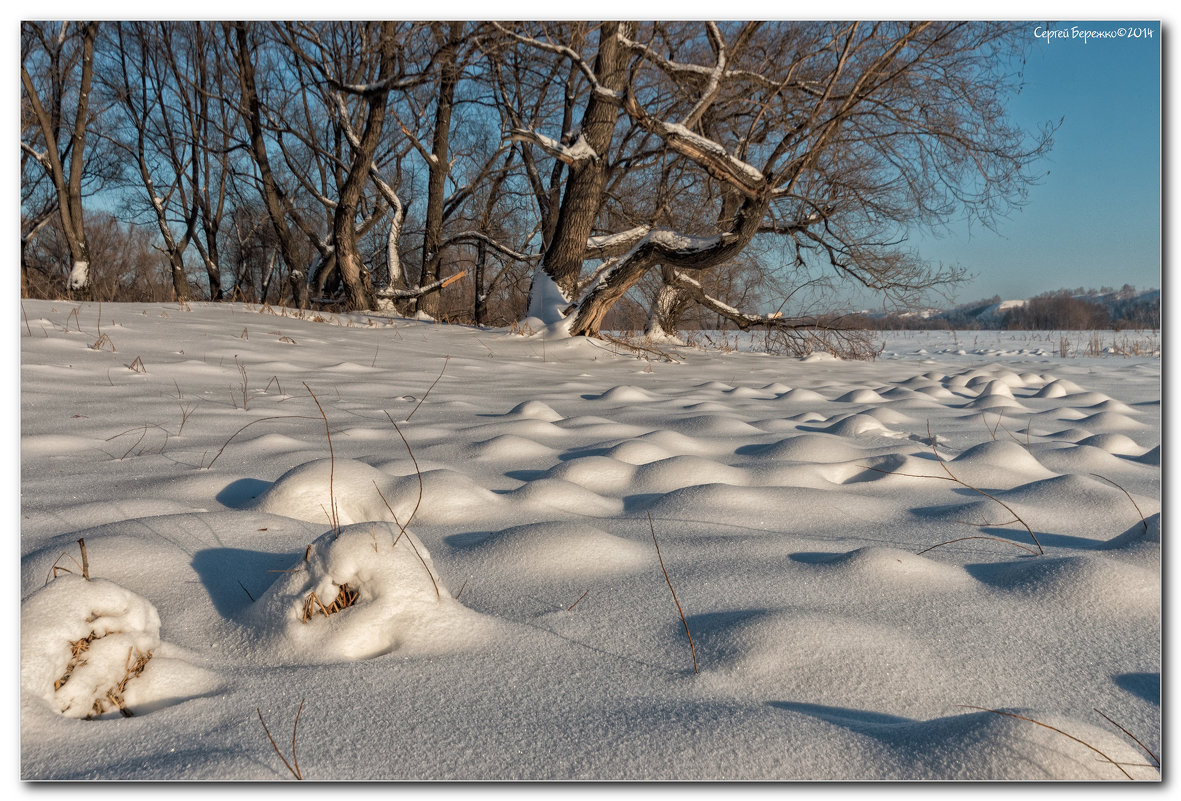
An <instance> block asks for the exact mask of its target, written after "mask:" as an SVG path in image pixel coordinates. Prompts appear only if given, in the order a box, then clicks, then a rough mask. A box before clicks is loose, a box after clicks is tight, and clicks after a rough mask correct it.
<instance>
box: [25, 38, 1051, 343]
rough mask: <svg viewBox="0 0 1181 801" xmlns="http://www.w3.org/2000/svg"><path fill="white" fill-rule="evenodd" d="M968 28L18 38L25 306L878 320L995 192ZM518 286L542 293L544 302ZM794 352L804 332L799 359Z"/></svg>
mask: <svg viewBox="0 0 1181 801" xmlns="http://www.w3.org/2000/svg"><path fill="white" fill-rule="evenodd" d="M1029 46H1030V42H1029V37H1028V35H1027V32H1026V31H1025V29H1024V26H1022V25H1018V24H1005V23H997V22H954V21H943V22H821V21H815V22H765V23H761V22H741V21H736V22H716V23H715V22H708V21H707V22H580V21H564V22H464V21H450V22H430V21H413V22H396V21H348V22H344V21H319V22H218V21H208V22H206V21H198V22H171V21H169V22H156V21H126V22H117V21H114V22H32V21H26V22H23V23H22V25H21V176H22V181H21V287H22V292H23V293H24V294H25V295H27V296H43V297H55V296H69V297H72V298H79V299H85V298H96V299H103V300H118V299H128V300H157V299H162V298H174V299H179V300H187V299H197V298H205V299H209V300H215V301H216V300H223V299H242V300H249V301H254V302H268V303H285V304H291V305H294V306H299V307H307V306H309V305H325V304H331V305H335V306H337V307H339V308H343V309H350V310H374V309H384V310H396V311H398V312H401V313H405V314H410V313H416V312H420V313H425V314H428V315H430V316H432V317H435V318H449V319H457V320H464V321H470V322H474V323H478V324H503V323H506V322H508V321H510V320H513V319H518V318H520V317H522V316H523V315H524V314H526V312H527V311H528V310H529V309H530V306H529V303H530V298H531V297H533V298H534V300H537V299H538V298H541V297H543V296H547V295H546V292H549V290H548V289H547V286H545V285H549V286H552V287H554V288H556V292H549V295H548V297H560V298H561V299H562V303H561V304H560V308H559V309H557V313H558V314H559V315H561V316H564V317H565V319H566V320H567V321H568V322H569V325H570V330H571V332H572V333H575V334H589V335H594V334H596V333H597V332H598V330H599V329H600V328H601V327H602V326H604V325H611V326H613V327H614V326H619V325H627V324H629V323H640V324H642V325H644V326H645V328H646V329H647V330H648V331H650V332H653V333H661V332H664V331H673V330H675V329H676V328H677V327H678V326H682V325H707V324H708V325H710V326H711V327H718V326H720V325H732V326H736V327H738V328H744V329H745V328H754V327H763V328H771V329H777V330H779V331H782V332H785V334H787V335H791V332H793V331H805V330H809V331H815V330H824V329H827V328H829V327H831V326H832V325H833V323H832V322H831V321H832V320H833V319H835V318H832V317H830V316H826V315H825V314H823V313H821V312H825V311H828V310H827V309H824V308H823V307H819V308H818V309H816V310H814V311H815V313H811V314H809V313H804V312H802V311H801V310H800V309H799V308H798V307H797V305H795V304H796V301H798V298H799V297H801V295H800V294H799V291H800V289H801V288H803V287H811V288H815V287H819V286H822V284H823V282H824V281H850V282H853V283H854V284H856V285H859V286H862V287H866V288H869V289H870V290H873V291H874V292H876V293H877V294H878V295H879V296H880V297H881V298H882V299H883V302H887V303H891V304H894V305H895V306H896V307H898V308H906V307H908V306H910V305H912V304H913V303H915V302H916V300H917V298H919V297H920V296H921V295H922V294H923V292H924V291H926V290H928V289H930V288H933V287H940V286H945V285H948V284H951V283H954V282H955V281H957V280H958V279H959V278H960V277H961V273H960V272H959V271H957V270H954V269H951V270H948V269H943V268H940V267H933V266H931V265H930V264H928V263H927V262H925V261H923V260H922V259H920V258H919V257H918V256H917V255H916V254H914V253H911V252H910V251H908V250H905V249H904V248H903V247H902V246H901V245H900V244H899V243H902V242H904V241H905V240H906V236H905V234H906V232H907V231H908V230H910V229H911V228H912V227H915V226H938V225H940V224H942V223H944V222H946V221H948V220H950V219H952V218H958V217H960V216H962V215H964V214H965V213H966V214H967V215H969V216H971V217H972V218H974V219H976V220H979V221H981V222H983V223H984V224H986V225H988V224H991V223H993V222H994V221H995V220H996V219H997V218H998V217H999V216H1000V215H1003V214H1004V213H1005V212H1007V211H1008V210H1010V209H1012V208H1013V207H1014V206H1016V205H1020V204H1021V203H1022V201H1023V199H1024V197H1025V192H1026V190H1027V187H1028V186H1029V185H1030V183H1031V182H1032V181H1034V180H1035V179H1036V178H1037V177H1038V173H1037V171H1036V165H1037V163H1038V161H1039V159H1040V158H1041V157H1042V156H1043V155H1044V154H1045V153H1046V151H1047V150H1048V148H1049V147H1050V144H1051V134H1052V132H1053V126H1049V125H1048V126H1046V127H1045V128H1043V129H1041V130H1038V131H1025V130H1023V129H1021V128H1020V127H1019V126H1017V125H1015V124H1014V123H1013V122H1012V120H1011V119H1010V118H1009V116H1008V105H1007V102H1008V99H1009V97H1010V96H1011V95H1012V94H1013V93H1015V92H1016V91H1017V90H1018V89H1019V88H1020V84H1021V73H1020V70H1021V67H1022V63H1023V61H1022V59H1023V56H1024V54H1025V52H1026V50H1027V48H1028V47H1029ZM543 284H545V285H543ZM809 336H811V335H809Z"/></svg>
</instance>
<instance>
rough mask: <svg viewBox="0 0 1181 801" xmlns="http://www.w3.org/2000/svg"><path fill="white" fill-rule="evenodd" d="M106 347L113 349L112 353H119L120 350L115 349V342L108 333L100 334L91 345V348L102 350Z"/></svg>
mask: <svg viewBox="0 0 1181 801" xmlns="http://www.w3.org/2000/svg"><path fill="white" fill-rule="evenodd" d="M104 347H109V348H110V349H111V353H118V351H117V350H115V343H114V342H112V341H111V338H110V337H109V336H107V335H106V334H101V335H99V338H98V339H96V340H95V341H94V344H93V345H91V346H90V349H91V350H102V349H103V348H104Z"/></svg>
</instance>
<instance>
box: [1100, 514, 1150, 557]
mask: <svg viewBox="0 0 1181 801" xmlns="http://www.w3.org/2000/svg"><path fill="white" fill-rule="evenodd" d="M1160 534H1161V532H1160V512H1157V513H1156V514H1154V515H1149V516H1148V517H1147V518H1145V519H1144V520H1143V521H1141V522H1139V523H1137V524H1136V525H1134V526H1132V527H1131V528H1130V529H1128V530H1127V531H1125V532H1124V533H1123V534H1120V535H1119V536H1118V537H1112V538H1111V539H1109V540H1108V541H1107V544H1106V545H1105V546H1104V547H1105V548H1110V549H1113V550H1114V549H1127V550H1131V549H1138V548H1141V547H1145V546H1147V547H1153V548H1154V550H1156V551H1157V552H1158V553H1159V552H1160V545H1161V537H1160Z"/></svg>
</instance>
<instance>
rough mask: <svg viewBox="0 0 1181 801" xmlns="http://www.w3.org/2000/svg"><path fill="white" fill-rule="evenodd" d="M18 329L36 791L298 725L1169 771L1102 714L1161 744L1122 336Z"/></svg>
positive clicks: (541, 772) (864, 770)
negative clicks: (137, 660) (881, 345)
mask: <svg viewBox="0 0 1181 801" xmlns="http://www.w3.org/2000/svg"><path fill="white" fill-rule="evenodd" d="M22 310H23V313H24V317H23V319H22V320H21V332H20V334H21V339H20V347H21V360H22V363H21V387H20V393H21V471H22V474H21V512H20V514H21V527H22V530H21V539H20V546H21V576H20V580H21V599H22V602H21V626H22V627H21V636H20V644H21V706H20V714H21V720H20V727H21V775H22V777H23V778H26V779H84V778H85V779H94V778H97V779H140V780H144V779H148V780H161V779H163V780H170V779H175V780H255V779H262V780H265V779H284V778H291V774H290V773H289V772H288V770H287V768H285V767H284V765H283V763H282V761H281V760H280V758H279V757H278V756H277V755H276V753H275V751H274V749H273V748H272V746H271V744H270V742H269V741H268V739H267V736H266V734H265V732H264V730H263V727H262V724H261V723H260V721H259V714H260V713H261V715H262V717H263V719H264V720H265V721H266V723H267V726H268V727H269V729H270V731H271V732H272V734H273V735H274V737H275V741H276V743H277V744H278V745H279V747H280V748H281V749H283V750H284V751H285V753H286V754H287V756H288V759H290V757H291V754H290V747H291V733H292V725H293V722H294V719H295V715H296V712H297V710H298V709H299V707H300V704H301V701H302V702H303V704H304V706H303V711H302V714H301V716H300V719H299V728H298V732H297V734H298V737H297V741H296V746H295V748H296V754H297V756H298V759H299V765H300V769H301V772H302V774H303V775H304V777H305V778H308V779H318V780H341V779H382V780H416V779H460V780H485V779H600V780H627V779H670V780H684V779H717V780H721V779H763V780H767V779H772V780H774V779H796V780H833V779H840V780H849V779H1078V780H1102V779H1112V780H1124V779H1125V776H1124V774H1123V772H1122V771H1126V772H1127V773H1129V774H1131V775H1132V776H1134V777H1135V778H1137V779H1156V778H1157V777H1158V775H1159V774H1158V773H1157V771H1156V770H1155V769H1152V768H1148V767H1143V766H1144V765H1145V764H1146V763H1148V762H1150V759H1149V757H1148V755H1147V754H1145V753H1144V751H1143V750H1141V748H1140V746H1138V745H1136V744H1135V743H1134V742H1133V741H1132V740H1131V739H1129V738H1128V737H1127V736H1125V735H1124V734H1122V733H1121V732H1120V731H1119V730H1118V729H1117V728H1116V727H1114V726H1112V725H1111V724H1110V723H1108V722H1107V721H1105V720H1104V719H1103V718H1102V717H1101V716H1100V715H1098V714H1097V713H1096V712H1095V711H1094V710H1095V709H1098V710H1101V711H1102V712H1103V713H1105V714H1106V715H1108V716H1110V717H1111V718H1112V719H1113V720H1115V721H1117V722H1118V723H1119V724H1120V725H1122V726H1123V727H1124V728H1126V729H1127V730H1128V731H1129V732H1131V733H1132V734H1134V735H1135V736H1136V737H1138V738H1139V739H1140V740H1141V741H1142V742H1143V743H1144V745H1145V746H1147V747H1148V748H1149V749H1151V750H1152V751H1153V752H1154V753H1157V754H1159V751H1160V744H1161V707H1160V695H1161V693H1160V671H1161V581H1160V551H1161V528H1160V515H1159V512H1160V498H1161V484H1160V477H1161V468H1160V432H1161V407H1160V398H1161V388H1160V375H1161V366H1160V360H1159V356H1158V355H1151V353H1150V354H1149V355H1142V356H1131V357H1121V356H1117V355H1113V354H1112V353H1111V352H1108V353H1104V348H1107V346H1108V345H1111V344H1114V345H1120V343H1118V342H1115V340H1114V338H1113V337H1112V335H1111V334H1110V333H1107V334H1104V335H1103V336H1104V337H1105V340H1104V341H1101V342H1099V343H1097V345H1098V347H1096V346H1095V345H1096V343H1094V342H1093V341H1090V340H1088V339H1087V338H1086V335H1077V334H1076V335H1072V336H1074V337H1075V339H1074V340H1072V341H1071V343H1063V342H1062V339H1061V337H1060V336H1059V335H1057V334H1026V333H1005V332H993V333H989V332H981V333H969V334H965V333H962V332H961V333H959V334H956V335H953V334H951V333H945V332H938V333H936V332H932V333H917V332H910V333H907V332H903V333H898V334H889V335H887V338H886V341H885V350H884V352H883V354H882V355H881V357H880V358H879V359H878V360H876V361H874V362H845V361H840V360H834V359H832V358H823V357H818V356H816V357H810V358H808V359H796V358H788V357H779V356H769V355H766V354H763V353H757V352H753V351H752V350H751V348H752V347H753V345H754V344H757V342H755V341H753V340H752V339H751V338H735V337H733V335H729V337H725V336H722V335H714V336H713V337H712V341H713V344H714V346H715V347H714V348H713V349H710V348H706V347H691V346H690V347H672V346H661V348H662V349H663V350H664V351H666V352H667V353H668V354H670V355H671V356H673V357H675V361H667V360H663V359H661V358H660V357H659V355H658V354H656V353H654V352H643V351H642V352H641V354H640V357H639V358H637V357H636V356H635V355H634V354H631V353H628V352H626V351H625V350H624V349H622V348H621V347H619V346H617V345H612V344H610V343H604V342H590V341H585V340H570V339H560V338H559V339H554V338H549V339H545V338H542V337H539V336H535V337H525V336H521V335H518V334H514V333H510V332H508V331H505V330H478V329H474V328H467V327H448V326H439V325H434V324H430V323H425V322H414V321H406V320H396V321H390V320H388V319H384V318H377V317H368V316H366V315H353V316H324V317H322V318H320V319H312V317H313V316H314V315H312V314H305V315H303V316H302V319H301V318H300V317H297V316H293V313H292V312H284V311H283V310H272V309H269V308H264V309H259V308H257V307H245V306H242V305H231V304H220V305H210V304H192V305H191V306H188V307H184V308H178V306H176V305H175V304H167V305H138V304H103V305H102V306H101V308H100V307H99V306H98V305H95V304H83V305H78V304H70V303H65V302H57V303H51V302H42V301H29V300H26V301H22ZM1144 337H1145V342H1146V343H1147V344H1145V345H1144V350H1147V351H1152V350H1153V349H1155V348H1158V347H1159V344H1158V343H1157V342H1156V341H1155V340H1154V339H1153V338H1152V337H1151V335H1149V334H1145V335H1144ZM756 339H757V338H756ZM690 341H696V342H698V343H704V342H705V339H704V338H703V337H702V336H691V337H690ZM96 346H97V347H96ZM1063 347H1067V353H1068V355H1067V357H1063V356H1062V355H1061V353H1062V349H1063ZM1120 347H1123V349H1124V350H1125V351H1126V350H1127V349H1128V348H1129V347H1130V346H1129V344H1128V340H1127V339H1126V338H1125V339H1124V340H1123V344H1122V345H1120ZM1088 350H1090V351H1091V353H1092V354H1093V355H1090V356H1088V355H1086V354H1087V351H1088ZM1142 352H1143V351H1142ZM440 376H441V377H440ZM436 381H437V383H435V382H436ZM305 384H306V386H305ZM312 393H314V394H315V398H314V399H313V395H312ZM316 401H318V402H319V406H320V407H322V409H323V413H324V416H325V417H326V418H327V423H328V432H326V430H325V421H324V418H323V417H321V413H320V408H318V407H317V403H316ZM387 415H388V417H387ZM391 418H392V420H393V421H394V422H396V423H397V426H398V428H399V429H400V430H401V433H402V434H403V435H405V437H406V439H407V441H408V442H409V444H410V448H411V451H412V453H413V459H412V457H411V453H410V452H408V451H407V448H406V446H405V445H404V444H403V442H402V439H401V437H400V436H399V434H398V431H397V430H395V427H394V425H393V424H392V423H391ZM182 424H183V427H182ZM329 432H330V435H331V438H330V439H329V436H328V433H329ZM932 437H933V438H934V440H935V442H936V447H937V453H938V458H937V457H936V452H934V451H933V450H932V448H931V445H930V439H929V438H932ZM415 460H417V468H416V466H415ZM940 460H942V464H941V462H940ZM953 477H954V478H955V479H958V481H956V480H952V479H953ZM961 482H962V483H961ZM1141 514H1143V516H1144V518H1145V519H1144V520H1142V518H1141ZM649 515H650V516H651V521H652V522H651V526H652V529H654V531H655V535H656V538H657V541H658V542H659V546H660V554H661V556H662V558H663V562H664V567H665V568H666V569H667V572H668V580H669V581H671V583H672V586H673V588H674V589H675V590H676V597H677V601H679V604H680V607H681V608H682V609H683V610H684V614H685V618H686V623H687V626H688V628H689V631H690V632H691V634H692V636H693V643H694V649H693V650H691V649H690V644H689V641H688V639H687V637H686V633H685V626H684V625H683V624H682V622H681V619H680V617H679V616H678V609H677V604H676V603H674V601H673V597H672V595H671V594H670V592H669V584H668V582H666V579H665V575H664V573H663V572H662V570H661V565H660V561H658V558H657V552H656V548H655V547H654V543H653V535H652V529H650V528H649ZM334 518H335V526H334ZM1026 525H1027V526H1028V527H1029V529H1030V530H1026V527H1025V526H1026ZM1031 532H1032V534H1031ZM80 538H81V539H83V540H84V542H85V547H86V553H87V557H88V571H89V575H90V576H91V578H92V580H91V581H89V582H87V581H84V580H83V579H81V578H80V576H79V573H80V572H81V564H80V562H81V551H80V548H79V546H78V540H79V539H80ZM1035 538H1036V542H1035ZM953 540H955V542H951V543H950V544H944V545H941V547H935V548H934V549H932V550H926V549H929V548H931V547H932V546H937V545H940V544H941V543H948V542H949V541H953ZM1039 543H1040V547H1041V548H1042V549H1044V554H1043V555H1035V554H1036V553H1037V551H1038V544H1039ZM920 552H921V553H920ZM55 565H56V568H57V569H56V570H55ZM66 571H69V572H66ZM55 574H57V576H58V577H56V578H55V577H54V576H55ZM345 584H347V585H348V590H349V592H343V593H342V591H341V590H342V586H343V585H345ZM350 593H351V594H350ZM313 594H314V597H315V600H310V599H311V597H312V595H313ZM346 596H348V597H349V598H351V603H350V604H347V605H346V604H345V603H344V601H343V600H340V599H344V598H345V597H346ZM338 600H339V603H338ZM336 607H339V608H336ZM88 636H89V637H91V641H90V644H89V646H88V648H89V651H87V653H91V652H92V656H91V657H87V655H86V654H85V653H84V654H83V657H82V659H81V660H78V659H74V664H73V665H72V666H71V665H70V664H69V663H70V662H71V659H72V658H73V657H72V656H71V654H72V653H73V651H72V650H71V649H74V650H77V646H76V645H71V643H77V641H78V640H80V639H83V638H86V637H88ZM148 651H151V654H152V656H151V659H150V660H149V661H148V662H147V664H146V667H143V668H142V670H140V671H139V672H138V673H135V671H131V672H132V673H135V675H131V676H130V678H128V676H129V671H128V667H129V662H128V658H127V657H126V656H124V654H125V653H135V652H139V653H141V654H142V653H146V652H148ZM694 656H695V657H696V662H697V668H698V671H699V672H697V673H695V672H694ZM88 658H89V659H91V661H85V660H86V659H88ZM66 674H68V676H67V675H66ZM63 677H65V678H66V681H65V682H64V683H62V682H61V680H62V679H63ZM121 679H126V681H125V682H124V686H123V687H122V690H121V694H120V697H121V698H122V701H123V702H124V705H125V708H126V710H127V711H128V712H130V713H131V716H130V717H125V716H124V715H123V714H120V713H119V712H118V711H117V710H116V711H114V712H110V711H108V713H107V714H103V715H101V716H100V717H98V718H97V719H93V720H86V719H83V718H82V714H83V713H84V712H85V707H86V705H87V704H89V703H90V702H91V700H92V697H93V694H94V693H97V694H98V695H101V694H102V693H104V692H106V691H107V690H108V689H109V687H110V686H112V685H114V684H117V683H118V682H119V681H120V680H121ZM84 681H85V682H86V683H85V684H84V683H83V682H84ZM55 684H58V685H59V686H58V687H57V688H56V689H55ZM92 691H93V692H92ZM971 707H983V708H987V709H999V710H1005V711H1008V712H1011V713H1014V714H1016V715H1020V716H1022V717H1025V718H1031V719H1034V720H1037V721H1040V722H1041V723H1044V724H1046V725H1047V726H1054V727H1056V728H1057V729H1059V730H1061V732H1064V733H1066V734H1069V735H1071V737H1074V738H1078V740H1082V741H1085V742H1086V743H1087V744H1089V746H1091V747H1093V748H1094V749H1098V751H1101V752H1102V754H1103V755H1106V757H1109V758H1110V760H1114V761H1115V762H1118V763H1120V767H1117V766H1116V765H1113V764H1112V762H1111V761H1109V760H1108V759H1107V758H1105V757H1104V756H1101V755H1100V754H1099V753H1097V751H1095V750H1091V748H1089V747H1088V746H1087V745H1083V744H1081V743H1080V742H1078V740H1075V739H1071V737H1067V736H1066V734H1063V733H1060V732H1057V731H1053V730H1051V729H1048V728H1045V727H1044V726H1039V725H1037V724H1035V723H1032V722H1029V721H1026V720H1020V719H1017V718H1015V717H1007V716H1002V715H998V714H994V713H992V712H988V711H981V710H979V709H974V708H971ZM79 710H82V711H83V712H82V713H80V712H79Z"/></svg>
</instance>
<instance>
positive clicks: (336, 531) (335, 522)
mask: <svg viewBox="0 0 1181 801" xmlns="http://www.w3.org/2000/svg"><path fill="white" fill-rule="evenodd" d="M301 383H303V388H304V389H306V390H307V391H308V394H309V395H311V396H312V400H313V401H315V403H316V408H317V409H319V410H320V417H322V418H324V433H325V435H326V436H327V437H328V503H329V504H330V505H331V506H332V514H331V515H330V517H329V521H330V522H331V523H332V536H333V538H334V539H335V538H336V537H339V536H340V517H339V516H338V515H337V512H336V492H335V488H334V486H333V481H334V479H335V477H336V454H335V452H333V450H332V431H331V430H330V429H329V428H328V415H326V414H324V407H323V406H321V405H320V399H319V398H317V397H316V393H315V392H312V388H311V387H309V386H308V385H307V382H306V381H305V382H301Z"/></svg>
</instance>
